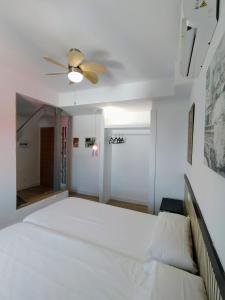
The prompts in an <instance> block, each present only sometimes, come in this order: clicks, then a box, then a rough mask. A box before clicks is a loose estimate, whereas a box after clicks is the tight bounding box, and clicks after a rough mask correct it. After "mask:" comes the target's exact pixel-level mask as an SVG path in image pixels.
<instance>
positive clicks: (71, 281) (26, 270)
mask: <svg viewBox="0 0 225 300" xmlns="http://www.w3.org/2000/svg"><path fill="white" fill-rule="evenodd" d="M176 272H179V274H177V276H175V275H176ZM187 276H188V277H187ZM191 276H192V277H191ZM204 295H205V294H204V287H203V284H202V282H201V280H200V278H197V276H194V275H191V274H188V273H186V272H184V271H181V270H179V271H176V269H175V268H173V267H170V266H165V265H164V266H163V265H162V264H158V263H156V262H153V265H152V266H150V268H148V272H147V273H146V272H144V268H143V264H142V263H140V262H137V261H136V260H133V259H131V258H129V257H127V256H123V255H120V254H116V253H115V252H113V251H110V250H107V249H105V248H102V247H97V246H94V245H92V244H90V243H86V242H83V241H80V240H76V239H72V238H68V237H66V236H64V235H60V234H58V233H54V232H52V231H50V230H46V229H43V228H41V227H38V226H35V225H32V224H28V223H20V224H16V225H13V226H11V227H8V228H6V229H4V230H2V231H0V299H1V300H165V299H167V300H181V299H183V300H194V299H196V300H197V299H198V300H205V297H204Z"/></svg>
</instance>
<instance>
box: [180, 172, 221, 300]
mask: <svg viewBox="0 0 225 300" xmlns="http://www.w3.org/2000/svg"><path fill="white" fill-rule="evenodd" d="M184 179H185V199H184V201H185V207H186V210H187V214H188V215H189V216H190V218H191V228H192V235H193V241H194V250H195V253H196V258H197V263H198V266H199V272H200V275H201V276H202V278H203V280H204V283H205V287H206V291H207V294H208V298H209V300H225V273H224V269H223V266H222V264H221V262H220V260H219V257H218V254H217V252H216V250H215V247H214V245H213V242H212V239H211V237H210V235H209V232H208V229H207V227H206V224H205V221H204V218H203V216H202V213H201V210H200V208H199V205H198V203H197V200H196V198H195V195H194V192H193V190H192V187H191V184H190V182H189V180H188V177H187V175H185V176H184Z"/></svg>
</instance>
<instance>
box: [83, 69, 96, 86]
mask: <svg viewBox="0 0 225 300" xmlns="http://www.w3.org/2000/svg"><path fill="white" fill-rule="evenodd" d="M83 75H84V76H85V77H86V78H87V79H88V80H89V81H91V82H92V83H93V84H96V83H97V82H98V76H97V75H96V74H95V73H93V72H86V71H84V72H83Z"/></svg>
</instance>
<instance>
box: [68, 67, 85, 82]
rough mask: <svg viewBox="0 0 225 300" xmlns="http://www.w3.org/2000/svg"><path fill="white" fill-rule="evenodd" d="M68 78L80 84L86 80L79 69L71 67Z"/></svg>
mask: <svg viewBox="0 0 225 300" xmlns="http://www.w3.org/2000/svg"><path fill="white" fill-rule="evenodd" d="M68 78H69V80H70V81H72V82H75V83H78V82H81V81H82V80H83V79H84V75H83V74H82V73H81V71H80V70H79V69H78V68H73V67H70V69H69V73H68Z"/></svg>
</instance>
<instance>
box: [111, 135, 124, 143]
mask: <svg viewBox="0 0 225 300" xmlns="http://www.w3.org/2000/svg"><path fill="white" fill-rule="evenodd" d="M125 141H126V139H125V137H124V136H111V137H110V138H109V144H124V143H125Z"/></svg>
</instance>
